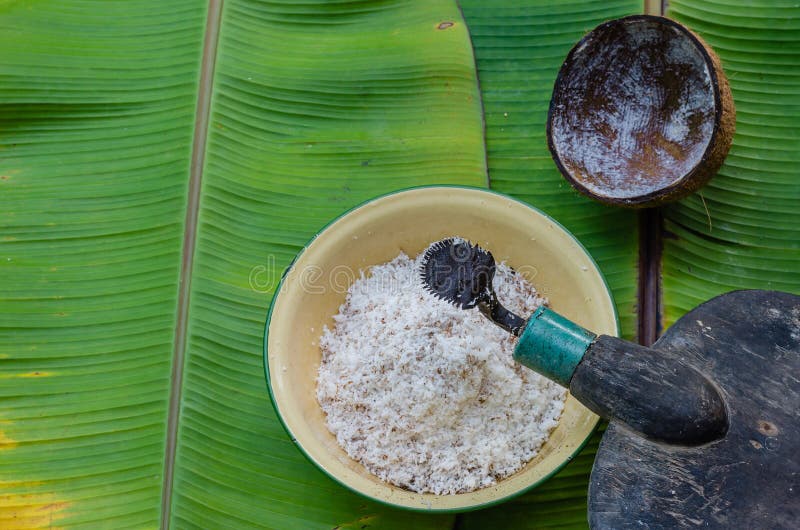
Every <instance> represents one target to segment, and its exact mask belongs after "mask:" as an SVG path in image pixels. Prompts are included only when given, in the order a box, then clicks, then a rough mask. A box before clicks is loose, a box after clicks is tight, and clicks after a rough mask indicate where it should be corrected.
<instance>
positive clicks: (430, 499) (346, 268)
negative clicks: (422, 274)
mask: <svg viewBox="0 0 800 530" xmlns="http://www.w3.org/2000/svg"><path fill="white" fill-rule="evenodd" d="M453 235H459V236H462V237H465V238H468V239H470V240H471V241H472V242H474V243H478V244H479V245H481V246H483V247H484V248H486V249H488V250H490V251H491V252H492V254H493V255H494V257H495V259H496V260H497V261H498V262H500V261H503V260H505V261H507V262H508V264H509V265H511V266H512V267H514V268H515V269H517V271H518V272H520V273H521V274H525V275H526V277H527V279H528V280H529V281H531V282H532V283H533V284H534V286H535V287H536V289H537V290H538V291H539V292H540V293H541V294H543V295H545V296H547V297H548V298H549V299H550V307H551V308H552V309H554V310H555V311H557V312H558V313H561V314H562V315H564V316H565V317H567V318H569V319H571V320H573V321H575V322H577V323H578V324H580V325H582V326H584V327H586V328H587V329H589V330H591V331H593V332H595V333H605V334H608V335H617V334H618V322H617V316H616V312H615V308H614V304H613V301H612V298H611V294H610V293H609V289H608V286H607V285H606V283H605V281H604V279H603V276H602V275H601V274H600V271H599V270H598V269H597V265H596V264H595V263H594V261H593V260H592V258H591V257H590V256H589V254H588V253H587V252H586V250H585V249H584V248H583V247H582V246H581V244H580V243H579V242H578V241H577V240H576V239H575V238H574V237H573V236H572V235H571V234H570V233H569V232H567V231H566V230H565V229H564V228H563V227H562V226H561V225H559V224H558V223H557V222H556V221H554V220H553V219H551V218H550V217H548V216H546V215H545V214H543V213H542V212H540V211H539V210H536V209H535V208H532V207H531V206H529V205H527V204H525V203H522V202H519V201H517V200H515V199H512V198H510V197H507V196H504V195H500V194H497V193H494V192H490V191H487V190H482V189H477V188H464V187H449V186H438V187H423V188H414V189H410V190H405V191H400V192H396V193H392V194H390V195H386V196H383V197H379V198H377V199H374V200H371V201H369V202H367V203H365V204H363V205H361V206H359V207H357V208H355V209H353V210H351V211H349V212H347V213H346V214H344V215H343V216H341V217H339V218H338V219H336V220H335V221H333V222H332V223H331V224H329V225H328V226H327V227H326V228H325V229H323V230H322V231H321V232H320V233H319V234H318V235H317V236H316V237H315V238H314V239H312V240H311V242H310V243H309V244H308V245H307V246H306V247H305V248H304V249H303V250H302V251H301V252H300V253H299V254H298V255H297V257H296V259H295V261H294V262H293V264H292V265H291V267H290V268H289V269H287V271H286V273H285V274H284V277H283V279H282V280H281V283H280V285H279V286H278V288H277V290H276V293H275V298H274V299H273V302H272V306H271V309H270V314H269V317H268V320H267V330H266V336H265V340H264V346H265V351H264V355H265V359H264V363H265V370H266V375H267V382H268V387H269V391H270V395H271V397H272V402H273V404H274V406H275V410H276V411H277V413H278V416H279V418H280V419H281V421H282V422H283V424H284V426H285V428H286V430H287V432H288V433H289V435H290V437H291V438H292V440H293V441H294V442H295V443H296V444H297V445H298V446H299V448H300V449H301V450H302V451H303V453H305V455H306V456H307V457H308V458H309V460H311V461H312V462H313V463H314V464H316V465H317V466H318V467H319V468H320V469H321V470H322V471H324V472H325V473H327V474H328V475H329V476H330V477H331V478H333V479H334V480H336V481H338V482H339V483H341V484H342V485H344V486H346V487H348V488H350V489H351V490H353V491H355V492H357V493H360V494H362V495H364V496H366V497H369V498H371V499H374V500H376V501H379V502H382V503H386V504H389V505H393V506H396V507H401V508H407V509H413V510H421V511H428V512H445V511H463V510H470V509H476V508H481V507H486V506H488V505H491V504H495V503H498V502H502V501H504V500H507V499H509V498H510V497H513V496H515V495H518V494H520V493H522V492H524V491H526V490H528V489H530V488H532V487H534V486H536V485H537V484H540V483H542V482H543V481H545V480H546V479H548V478H549V477H550V476H552V475H553V474H554V473H556V472H557V471H558V470H559V469H560V468H561V467H562V466H564V465H565V464H566V463H567V462H569V461H570V460H571V459H572V457H573V456H575V455H576V454H577V453H578V451H580V449H581V448H582V447H583V445H584V444H585V443H586V441H587V440H588V439H589V437H590V436H591V434H592V432H593V431H594V429H595V427H596V425H597V422H598V417H597V416H596V415H594V414H593V413H592V412H590V411H589V410H588V409H586V408H585V407H583V405H581V404H580V403H578V401H577V400H575V399H574V398H573V397H571V396H569V397H568V398H567V402H566V405H565V408H564V412H563V414H562V416H561V419H560V421H559V424H558V426H557V427H556V428H555V430H553V432H552V433H551V436H550V438H549V440H548V441H547V442H546V443H545V444H544V445H543V446H542V448H541V449H540V451H539V453H538V455H537V456H536V457H535V458H534V459H533V460H531V461H530V462H529V463H528V464H527V465H526V466H525V467H523V468H522V469H521V470H520V471H519V472H517V473H516V474H514V475H512V476H510V477H507V478H505V479H503V480H501V481H499V482H498V483H497V484H496V485H494V486H491V487H487V488H484V489H480V490H477V491H473V492H470V493H463V494H456V495H433V494H420V493H414V492H411V491H407V490H404V489H401V488H398V487H396V486H393V485H391V484H388V483H385V482H383V481H381V480H380V479H378V478H377V477H375V476H374V475H372V474H371V473H369V472H368V471H367V470H366V468H364V467H363V466H362V465H361V464H360V463H358V462H356V461H355V460H352V459H351V458H350V457H349V456H348V455H347V453H345V451H344V450H343V449H342V448H341V447H339V445H338V443H337V442H336V439H335V437H334V436H333V435H332V434H331V433H330V432H329V431H328V429H327V427H326V425H325V414H324V413H323V411H322V409H321V408H320V406H319V404H318V403H317V400H316V397H315V381H316V375H317V370H318V367H319V363H320V358H321V353H320V349H319V346H318V344H319V338H320V335H321V333H322V329H323V326H325V325H326V324H327V325H328V326H331V325H332V324H333V315H335V314H336V313H337V312H338V310H339V306H340V305H341V304H342V303H343V302H344V300H345V296H346V291H347V287H348V286H349V284H350V283H351V282H353V281H354V280H355V274H352V272H350V271H355V273H356V274H357V273H358V271H359V270H366V269H368V268H369V267H370V266H372V265H377V264H381V263H385V262H387V261H389V260H391V259H393V258H394V257H396V256H397V255H398V254H399V253H400V251H403V252H405V253H406V254H408V255H409V256H412V257H413V256H416V255H417V254H419V253H420V252H421V251H423V250H424V249H425V248H426V247H427V246H428V245H429V244H430V243H431V242H433V241H437V240H439V239H442V238H444V237H447V236H453Z"/></svg>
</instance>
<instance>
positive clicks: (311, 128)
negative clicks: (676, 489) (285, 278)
mask: <svg viewBox="0 0 800 530" xmlns="http://www.w3.org/2000/svg"><path fill="white" fill-rule="evenodd" d="M751 4H752V5H750V6H749V7H747V8H744V7H740V6H739V5H738V4H736V2H734V1H733V0H729V1H727V2H726V1H721V0H715V1H714V2H694V1H685V0H684V1H673V2H671V3H670V5H671V11H670V16H673V17H675V18H677V19H679V20H682V21H683V22H685V23H687V24H688V25H690V26H691V27H692V28H693V29H695V30H697V31H698V32H700V33H701V34H702V35H703V36H704V37H705V38H706V39H707V40H708V41H709V42H710V43H711V44H712V45H713V46H714V47H715V48H716V49H717V51H718V52H719V53H720V55H721V57H722V59H723V63H724V66H725V69H726V72H728V75H729V77H730V79H731V84H732V86H733V91H734V97H735V99H736V104H737V110H738V113H739V114H738V121H737V136H736V138H735V140H734V148H733V150H732V153H731V156H730V158H729V159H728V162H727V163H726V165H725V166H724V168H723V170H722V171H721V173H720V175H718V176H717V177H715V179H714V180H713V181H712V183H711V185H710V186H709V187H707V188H705V189H704V190H703V191H702V192H701V194H697V195H696V196H694V197H692V198H690V199H687V200H686V201H683V202H682V203H680V204H678V205H676V206H674V207H670V208H668V209H667V210H665V211H664V216H665V232H664V240H665V247H664V252H663V254H664V255H663V286H662V287H663V289H662V297H663V302H664V308H665V318H666V322H667V323H671V322H672V321H674V320H675V319H676V318H678V317H679V316H680V315H681V314H683V312H685V311H686V310H688V309H690V308H691V307H693V306H694V305H696V304H697V303H699V302H701V301H703V300H704V299H706V298H708V297H710V296H713V295H714V294H718V293H720V292H723V291H726V290H729V289H731V288H737V287H764V288H776V289H783V290H791V291H798V289H800V287H799V286H798V279H797V278H798V277H797V271H798V270H799V268H800V250H798V243H797V241H798V238H797V235H798V234H797V232H798V230H800V222H799V221H800V217H798V213H796V209H795V207H794V203H795V202H796V201H797V199H798V196H800V188H799V187H798V184H797V179H796V178H795V172H796V170H797V167H798V157H799V156H800V155H798V152H800V150H799V149H798V148H800V135H798V132H797V126H796V123H797V122H798V114H800V107H798V105H797V96H798V92H800V75H799V74H798V73H797V67H798V65H800V60H799V59H800V35H799V33H800V23H798V17H797V15H796V8H795V7H794V3H793V2H791V3H790V2H779V1H771V2H760V3H755V4H753V3H751ZM461 7H462V8H463V11H464V17H463V18H462V15H461V13H460V12H459V8H458V6H457V5H456V4H455V3H454V2H453V1H445V0H406V1H401V0H367V1H363V2H351V1H346V0H342V1H336V2H326V1H323V0H303V1H302V2H294V1H286V2H283V3H281V2H275V1H269V0H263V1H245V0H228V1H226V2H224V6H223V5H222V4H221V3H220V2H218V1H217V0H211V1H210V2H209V3H206V2H203V1H200V0H176V1H174V2H169V3H165V2H157V1H155V0H131V1H100V0H65V1H60V2H55V1H53V0H42V1H39V2H13V1H11V2H0V49H1V50H3V52H0V528H38V527H52V528H115V529H116V528H155V527H158V526H162V527H167V526H171V527H174V528H195V527H196V528H237V529H238V528H250V527H262V528H280V529H283V528H334V527H338V528H341V529H345V528H451V527H452V526H453V525H454V524H455V525H456V526H457V527H459V528H463V529H467V528H478V527H487V526H488V527H508V528H581V527H585V526H586V522H585V521H586V514H585V509H586V507H585V491H586V485H587V481H588V473H589V470H590V467H591V463H592V460H593V456H594V451H595V450H596V442H597V437H596V438H595V440H594V441H593V443H590V444H589V446H587V448H586V449H585V450H584V451H583V452H582V453H581V454H580V455H579V456H578V457H576V459H575V460H574V461H573V462H572V463H571V464H570V465H568V466H567V467H566V468H565V469H564V470H563V471H562V472H561V473H559V475H557V477H556V478H554V479H552V480H551V481H549V482H548V483H547V484H545V485H543V486H541V487H540V488H537V489H536V490H534V491H533V492H531V493H529V494H527V495H524V496H522V497H520V498H519V499H516V500H514V501H512V502H511V503H508V504H505V505H503V506H502V507H497V508H492V509H489V510H484V511H480V512H474V513H470V514H466V515H462V516H459V517H458V518H457V519H456V518H454V517H453V516H427V515H419V514H413V513H408V512H400V511H397V510H393V509H390V508H387V507H383V506H380V505H377V504H375V503H372V502H369V501H366V500H365V499H363V498H361V497H358V496H356V495H354V494H351V493H349V492H348V491H346V490H344V489H343V488H341V487H340V486H338V485H336V484H334V483H333V482H332V481H331V480H330V479H328V478H327V477H325V476H324V475H322V474H321V473H320V472H319V471H317V470H316V468H314V467H313V466H312V465H311V464H309V463H308V462H307V461H306V460H305V459H304V458H303V457H302V456H301V455H300V453H299V452H298V451H297V449H296V448H295V447H294V445H293V444H292V443H291V441H290V440H289V438H288V437H287V436H286V434H285V433H284V431H283V429H282V428H281V426H280V425H279V423H278V421H277V419H276V417H275V415H274V412H273V411H272V408H271V406H270V404H269V399H268V397H267V394H266V388H265V383H264V379H263V370H262V360H261V353H260V352H261V340H262V332H263V325H264V318H265V315H266V311H267V308H268V305H269V301H270V299H271V296H272V290H273V289H274V287H275V285H276V283H277V278H278V277H279V276H280V273H281V272H282V270H283V268H284V267H285V266H286V265H287V264H288V263H289V261H290V260H291V258H292V257H293V256H294V254H295V253H296V252H297V251H298V250H299V249H300V248H301V247H302V245H303V244H304V243H305V242H306V241H307V239H308V238H309V237H310V236H312V235H313V234H314V233H315V232H316V231H317V230H318V229H319V228H320V227H321V226H323V225H324V224H325V223H326V222H327V221H328V220H329V219H330V218H332V217H335V216H336V215H338V214H339V213H341V212H342V211H344V210H346V209H347V208H349V207H351V206H353V205H354V204H357V203H359V202H361V201H362V200H364V199H367V198H369V197H372V196H374V195H377V194H380V193H383V192H387V191H390V190H393V189H397V188H402V187H407V186H410V185H415V184H426V183H463V184H471V185H486V184H487V176H489V177H490V179H489V180H490V185H491V187H493V188H495V189H498V190H500V191H503V192H506V193H510V194H513V195H515V196H517V197H520V198H522V199H524V200H527V201H529V202H531V203H532V204H535V205H537V206H539V207H540V208H543V209H544V210H545V211H547V212H548V213H550V214H551V215H553V216H555V217H556V218H557V219H559V221H561V222H563V223H564V224H565V225H566V226H567V227H568V228H569V229H570V230H572V231H573V232H574V233H575V234H576V235H577V236H578V237H579V238H580V239H581V241H582V242H583V243H584V244H586V246H587V247H588V248H589V250H590V251H591V252H592V254H593V255H594V256H595V258H596V259H597V261H598V263H599V265H600V267H601V268H602V269H603V271H604V273H605V274H606V277H607V279H608V281H609V284H610V286H611V288H612V289H613V291H614V294H615V297H616V300H617V304H618V309H619V312H620V320H621V324H622V329H623V334H624V335H625V336H627V337H629V338H632V337H633V335H634V332H635V328H636V285H637V272H636V262H637V259H638V248H637V245H636V243H637V234H636V230H637V216H636V214H635V213H632V212H625V211H619V210H611V209H607V208H604V207H601V206H599V205H597V204H595V203H592V202H590V201H588V200H586V199H584V198H582V197H580V196H578V195H577V194H575V193H574V192H573V191H572V190H571V189H570V188H569V187H568V185H567V184H566V183H565V182H564V181H563V180H562V179H561V178H560V176H559V175H558V172H557V171H556V169H555V167H554V165H553V164H552V161H551V159H550V156H549V154H548V152H547V148H546V144H545V140H544V122H545V114H546V109H547V104H548V101H549V97H550V91H551V89H552V82H553V80H554V78H555V74H556V72H557V69H558V66H559V65H560V63H561V61H562V60H563V57H564V56H565V55H566V52H567V51H568V49H569V48H570V47H571V46H572V44H574V43H575V42H576V41H577V40H578V39H579V38H580V37H581V35H582V34H583V33H584V32H585V31H587V30H589V29H591V28H592V27H594V26H595V25H596V24H598V23H599V22H601V21H603V20H606V19H608V18H613V17H618V16H622V15H625V14H629V13H635V12H640V11H641V8H642V6H641V3H640V2H631V1H628V0H614V1H609V2H600V1H599V0H587V1H583V2H569V3H558V4H555V3H550V2H544V1H541V0H537V1H525V2H512V1H511V0H496V1H494V2H493V3H485V2H484V3H482V2H478V1H477V0H464V1H463V2H462V6H461ZM465 20H466V24H465ZM467 27H468V28H469V33H468V31H467ZM470 34H471V36H472V45H473V46H474V56H473V50H472V48H471V46H470ZM476 65H477V73H478V76H479V77H480V83H481V92H482V97H483V106H484V108H483V111H484V112H483V114H482V108H481V95H480V94H479V91H478V85H477V79H476V71H475V70H476ZM484 117H485V127H486V128H485V144H484V137H483V133H484V131H483V123H482V119H483V118H484ZM206 131H207V134H206ZM484 145H485V150H484ZM484 154H485V155H486V156H485V157H484ZM487 162H488V174H487V168H486V164H487Z"/></svg>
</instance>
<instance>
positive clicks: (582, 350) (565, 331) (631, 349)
mask: <svg viewBox="0 0 800 530" xmlns="http://www.w3.org/2000/svg"><path fill="white" fill-rule="evenodd" d="M514 359H515V360H516V361H517V362H519V363H521V364H523V365H525V366H527V367H528V368H531V369H532V370H535V371H537V372H539V373H541V374H542V375H544V376H546V377H548V378H550V379H552V380H554V381H556V382H558V383H559V384H561V385H563V386H567V387H569V390H570V393H571V394H572V395H573V396H575V397H576V398H577V399H578V400H579V401H580V402H581V403H583V404H584V405H585V406H586V407H587V408H589V409H590V410H592V411H593V412H595V413H596V414H599V415H600V416H602V417H604V418H606V419H610V420H616V421H619V422H622V423H624V424H625V425H627V426H628V427H630V428H631V429H633V430H635V431H637V432H639V433H641V434H643V435H645V436H647V437H650V438H654V439H657V440H662V441H665V442H669V443H674V444H682V445H699V444H703V443H707V442H710V441H712V440H716V439H717V438H720V437H722V435H724V434H725V432H726V431H727V429H728V419H727V413H726V409H725V403H724V402H723V400H722V397H721V396H720V394H719V392H718V391H717V388H716V387H715V386H714V384H713V383H711V381H709V380H708V379H707V378H706V377H705V376H704V375H703V374H701V373H700V372H698V371H697V370H696V369H694V368H693V367H691V366H689V365H688V364H686V363H684V362H683V361H682V360H681V359H680V358H679V357H676V356H674V355H672V354H669V353H667V352H661V351H658V350H654V349H652V348H645V347H644V346H640V345H638V344H634V343H632V342H628V341H624V340H620V339H618V338H615V337H609V336H608V335H600V336H596V335H594V334H593V333H591V332H589V331H587V330H585V329H583V328H582V327H580V326H578V325H577V324H575V323H573V322H571V321H570V320H568V319H566V318H564V317H562V316H561V315H559V314H558V313H555V312H554V311H552V310H549V309H544V308H540V309H539V310H537V311H536V313H534V314H533V316H531V318H530V319H529V320H528V324H527V326H526V328H525V331H524V332H523V334H522V336H521V337H520V340H519V342H518V343H517V347H516V349H515V351H514Z"/></svg>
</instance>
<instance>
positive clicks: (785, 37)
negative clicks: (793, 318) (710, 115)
mask: <svg viewBox="0 0 800 530" xmlns="http://www.w3.org/2000/svg"><path fill="white" fill-rule="evenodd" d="M668 14H669V16H671V17H673V18H675V19H676V20H679V21H681V22H683V23H684V24H687V25H688V26H690V27H691V28H693V29H694V30H695V31H697V32H698V33H699V34H700V35H701V36H702V37H703V38H704V39H705V40H706V41H707V42H708V43H709V44H711V46H713V47H714V49H715V50H716V51H717V53H718V54H719V56H720V58H721V59H722V66H723V68H724V70H725V73H726V74H727V76H728V79H729V80H730V84H731V90H732V92H733V98H734V101H735V104H736V135H735V136H734V139H733V146H732V148H731V152H730V154H729V155H728V158H727V159H726V161H725V165H724V166H723V167H722V169H721V170H720V172H719V173H718V174H717V175H716V176H715V177H714V178H713V179H712V180H711V182H710V183H709V184H708V185H707V186H706V187H705V188H703V189H702V190H701V191H700V192H699V193H696V194H695V195H694V196H692V197H690V198H688V199H686V200H684V201H682V202H680V203H678V204H676V205H674V206H671V207H669V208H668V209H666V210H665V212H664V217H665V222H664V226H665V232H664V251H663V260H662V267H663V271H662V274H663V304H664V318H665V324H666V325H669V324H671V323H672V322H674V321H675V320H676V319H677V318H679V317H680V316H681V315H683V314H684V313H685V312H687V311H688V310H690V309H692V308H693V307H694V306H696V305H697V304H699V303H701V302H703V301H705V300H707V299H708V298H711V297H713V296H716V295H718V294H721V293H723V292H726V291H729V290H733V289H750V288H758V289H777V290H782V291H789V292H795V293H800V209H798V203H800V178H798V176H800V175H799V173H798V172H799V170H800V127H798V124H800V9H798V6H797V2H788V1H780V0H769V1H766V0H761V1H756V2H748V3H747V5H744V4H742V3H740V2H736V1H735V0H715V1H714V2H706V1H697V0H673V1H670V10H669V13H668Z"/></svg>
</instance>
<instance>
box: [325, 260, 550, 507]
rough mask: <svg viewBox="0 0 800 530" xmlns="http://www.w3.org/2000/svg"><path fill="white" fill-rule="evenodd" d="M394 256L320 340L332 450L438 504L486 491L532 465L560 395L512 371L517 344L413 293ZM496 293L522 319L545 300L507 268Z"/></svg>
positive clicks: (409, 267) (413, 268) (416, 276)
mask: <svg viewBox="0 0 800 530" xmlns="http://www.w3.org/2000/svg"><path fill="white" fill-rule="evenodd" d="M420 259H421V257H417V258H416V259H410V258H409V257H408V256H406V255H405V254H403V253H401V254H400V255H399V256H397V257H396V258H395V259H394V260H392V261H391V262H389V263H386V264H383V265H378V266H375V267H372V268H371V269H370V275H369V277H367V276H365V275H364V273H363V272H362V273H361V277H360V278H359V279H357V280H356V282H355V283H354V284H353V285H352V286H351V287H350V289H349V291H348V294H347V299H346V301H345V303H344V304H343V305H342V306H341V307H340V308H339V314H338V315H336V316H335V317H334V322H335V325H334V328H333V329H329V328H327V327H326V328H325V330H324V332H323V335H322V338H321V340H320V346H321V349H322V363H321V365H320V368H319V375H318V379H317V399H318V400H319V403H320V405H321V406H322V409H323V410H324V411H325V413H326V414H327V424H328V428H329V429H330V431H331V432H332V433H333V434H334V435H335V436H336V438H337V440H338V442H339V444H340V445H341V446H342V447H343V448H344V450H345V451H346V452H347V453H348V454H349V455H350V456H351V457H352V458H353V459H355V460H357V461H359V462H361V463H362V464H363V465H364V466H365V467H366V468H367V469H368V470H369V471H370V472H371V473H373V474H375V475H377V476H378V477H380V478H381V479H382V480H384V481H387V482H390V483H392V484H395V485H397V486H400V487H402V488H406V489H409V490H412V491H415V492H430V493H435V494H439V495H446V494H453V493H463V492H468V491H472V490H475V489H478V488H483V487H486V486H491V485H493V484H495V483H496V482H497V481H498V480H499V479H501V478H503V477H507V476H508V475H511V474H513V473H515V472H516V471H518V470H519V469H521V468H522V467H523V466H524V465H525V464H526V463H527V462H528V461H529V460H530V459H531V458H533V457H534V456H535V455H536V453H537V451H538V450H539V448H540V447H541V446H542V444H543V443H544V442H545V440H547V438H548V436H549V435H550V431H551V430H552V429H553V428H554V427H555V426H556V423H557V421H558V418H559V416H560V415H561V411H562V410H563V407H564V399H565V397H566V396H565V394H566V392H565V390H564V389H563V388H561V387H560V386H558V385H556V384H555V383H553V382H551V381H549V380H547V379H545V378H543V377H541V376H539V375H538V374H536V373H534V372H532V371H530V370H528V369H527V368H524V367H522V366H520V365H518V364H516V363H515V362H514V361H513V360H512V353H513V351H514V346H515V344H516V340H517V339H516V338H515V337H513V336H512V335H510V334H509V333H506V332H505V331H503V330H502V329H500V328H499V327H497V326H496V325H495V324H493V323H492V322H490V321H489V320H488V319H486V318H485V317H483V316H482V315H481V314H480V313H479V312H478V310H477V309H471V310H466V311H465V310H462V309H457V308H456V307H454V306H452V305H450V304H449V303H447V302H444V301H442V300H439V299H437V298H436V297H434V296H433V295H431V294H430V293H428V292H427V291H425V290H424V288H423V287H422V285H421V280H420V273H419V262H420ZM494 288H495V291H496V292H497V296H498V298H499V299H500V301H501V303H502V304H503V305H505V306H506V307H507V308H508V309H510V310H512V311H514V312H516V313H517V314H519V315H523V316H525V317H527V316H528V315H530V314H531V313H532V312H533V311H534V310H535V309H536V308H537V307H539V306H540V305H542V303H545V302H546V300H545V299H544V298H542V297H540V296H539V295H537V293H536V290H535V289H534V288H533V286H532V285H531V284H530V283H528V282H527V281H526V280H525V279H524V278H522V277H521V276H520V275H517V274H515V273H514V272H513V270H512V269H511V268H510V267H508V266H506V265H505V264H504V263H500V264H498V265H497V273H496V275H495V278H494Z"/></svg>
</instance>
